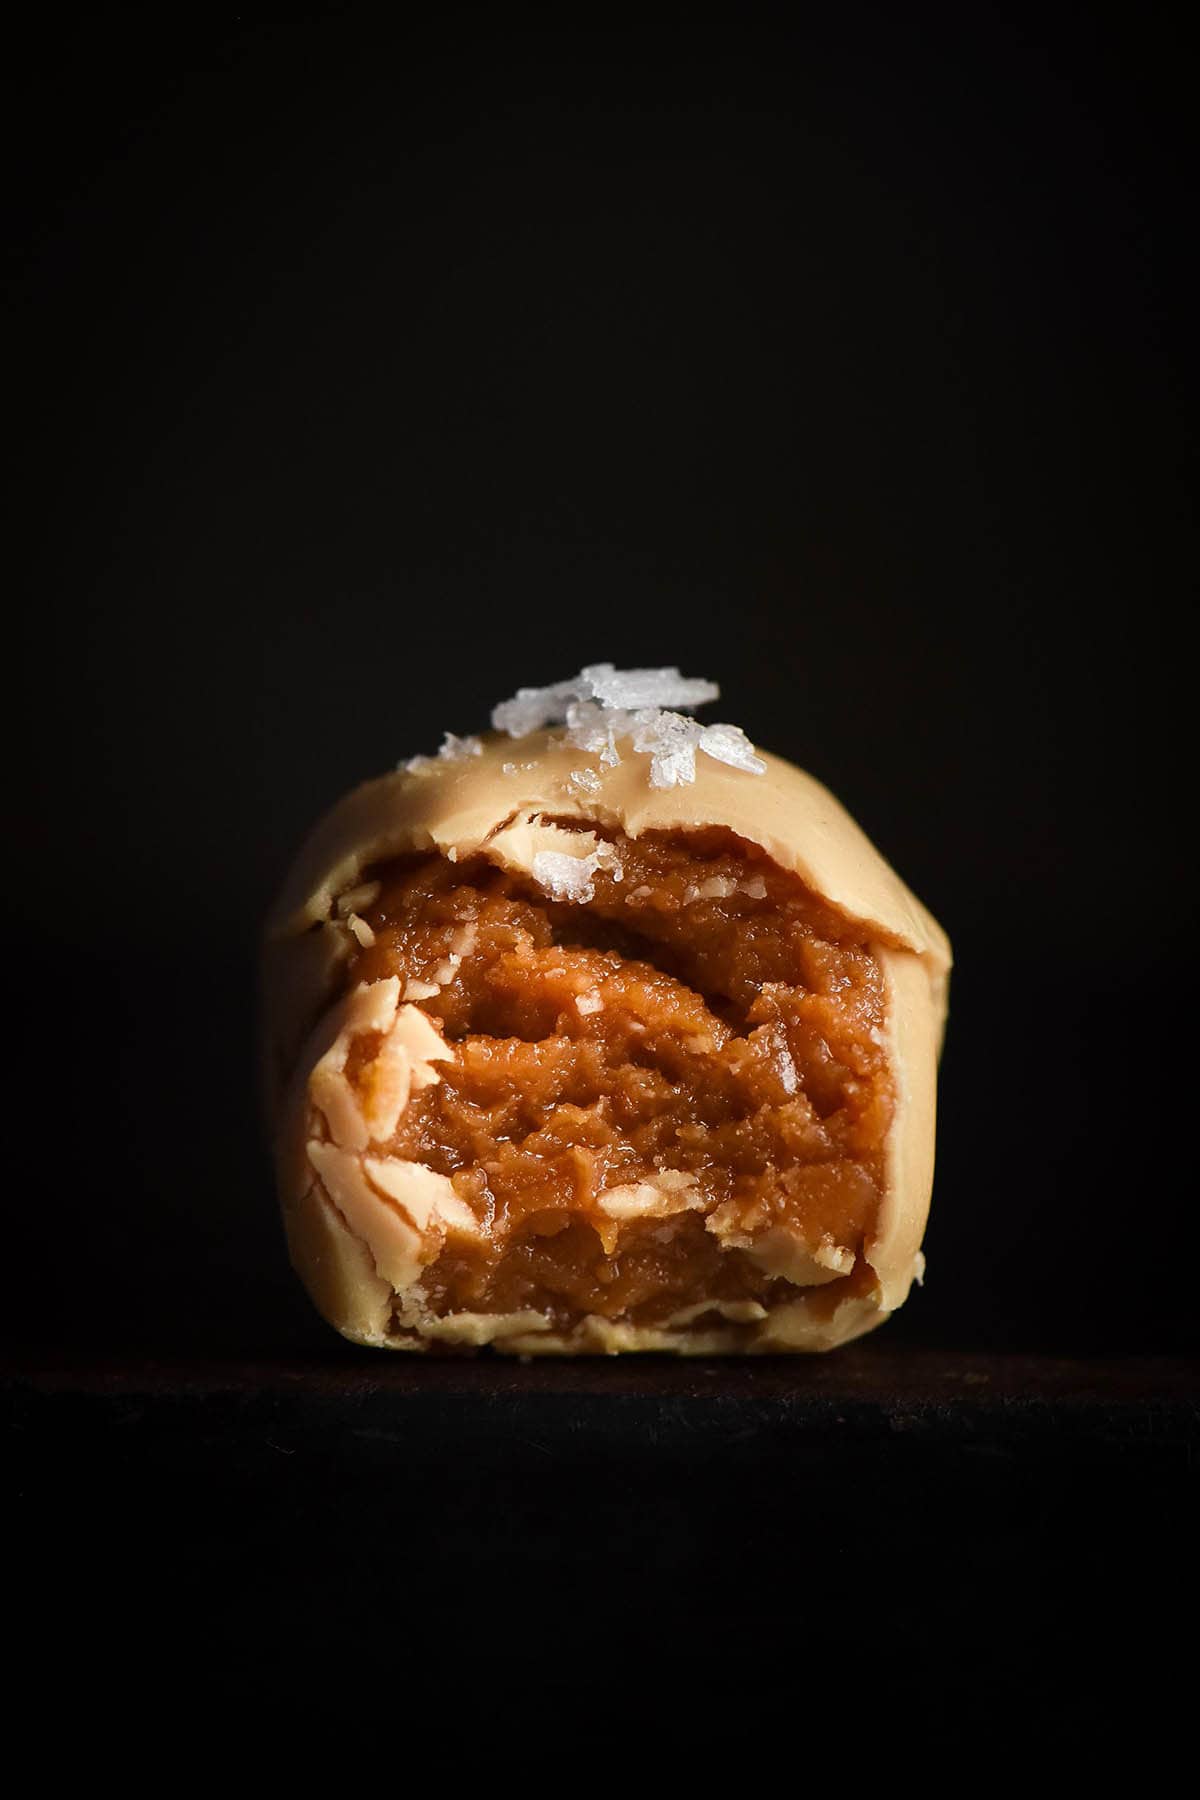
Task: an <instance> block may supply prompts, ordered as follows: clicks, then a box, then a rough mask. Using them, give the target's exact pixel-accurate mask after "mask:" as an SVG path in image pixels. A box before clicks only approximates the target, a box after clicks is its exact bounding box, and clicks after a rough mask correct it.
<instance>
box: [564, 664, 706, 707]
mask: <svg viewBox="0 0 1200 1800" xmlns="http://www.w3.org/2000/svg"><path fill="white" fill-rule="evenodd" d="M579 679H580V682H581V683H586V684H587V690H588V692H589V694H590V697H591V698H592V699H594V700H598V701H599V702H600V704H601V705H602V706H608V707H620V708H624V709H625V710H626V711H629V712H637V711H638V710H640V709H641V708H642V707H671V708H676V707H680V706H687V707H692V706H704V705H705V704H706V703H707V702H708V701H710V700H719V699H720V697H721V690H720V688H719V687H718V686H717V684H716V682H715V681H704V680H702V679H700V678H697V677H689V676H686V675H681V674H680V672H679V670H678V669H676V668H669V669H616V668H614V667H613V665H612V663H592V664H591V665H590V667H588V668H586V669H583V670H581V671H580V675H579Z"/></svg>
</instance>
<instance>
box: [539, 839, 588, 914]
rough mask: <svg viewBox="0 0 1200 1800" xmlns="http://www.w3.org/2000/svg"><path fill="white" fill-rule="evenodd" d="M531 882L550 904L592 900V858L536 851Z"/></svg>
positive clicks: (552, 851)
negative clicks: (540, 890) (553, 901)
mask: <svg viewBox="0 0 1200 1800" xmlns="http://www.w3.org/2000/svg"><path fill="white" fill-rule="evenodd" d="M532 872H533V879H534V880H535V881H536V882H537V884H538V886H539V887H540V888H544V889H545V891H546V892H547V893H548V894H549V895H550V898H551V899H552V900H576V901H584V902H586V901H588V900H592V899H594V898H595V894H596V886H595V882H594V881H593V879H592V878H593V876H594V875H595V872H596V859H595V856H594V855H592V856H566V855H564V854H563V853H562V852H561V851H558V850H539V851H538V853H537V855H536V856H535V857H534V859H533V871H532Z"/></svg>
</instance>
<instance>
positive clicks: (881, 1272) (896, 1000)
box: [265, 732, 951, 1355]
mask: <svg viewBox="0 0 1200 1800" xmlns="http://www.w3.org/2000/svg"><path fill="white" fill-rule="evenodd" d="M760 754H762V755H763V756H764V760H765V761H766V764H767V769H766V773H765V774H763V775H753V774H750V773H747V772H746V771H744V770H739V769H733V768H730V767H728V766H726V765H724V764H721V763H717V762H713V761H710V760H709V759H707V758H705V757H701V758H700V759H699V761H698V765H697V774H696V780H695V782H693V783H689V784H686V785H683V786H679V787H673V788H666V789H661V790H657V791H656V790H654V789H652V788H651V787H650V786H649V784H648V782H647V780H646V771H645V765H644V763H643V762H642V761H640V760H639V759H632V758H631V759H626V760H624V761H622V762H620V763H619V764H617V765H616V766H615V767H613V768H605V767H604V766H603V765H602V764H601V763H600V761H599V759H598V758H597V757H595V756H592V755H589V754H587V753H585V752H583V751H580V750H578V749H575V748H573V747H572V746H570V745H569V744H564V743H563V741H562V740H561V738H560V737H559V736H558V735H557V734H554V733H545V732H542V733H537V734H534V735H533V736H530V737H528V738H522V739H518V740H516V741H515V742H514V741H513V740H512V739H509V738H504V737H496V736H493V737H490V738H487V739H485V740H484V746H483V751H482V754H481V755H478V756H471V757H468V758H463V759H461V760H445V761H437V760H434V761H431V762H429V763H428V764H426V765H425V766H424V767H422V768H420V769H419V770H417V771H412V772H397V773H395V774H392V775H386V776H382V777H380V778H379V779H378V780H375V781H370V782H367V783H365V784H364V785H363V786H362V787H359V788H357V789H355V790H354V791H353V792H352V793H350V794H348V795H347V796H346V797H345V798H344V799H343V800H342V801H340V802H339V803H338V804H337V805H336V806H335V807H334V808H333V809H332V811H331V812H330V813H329V814H328V815H327V816H326V817H325V819H324V820H323V821H322V822H321V823H320V824H319V825H318V826H317V828H316V830H315V831H314V833H313V834H312V836H311V837H310V839H309V841H308V843H307V844H306V845H305V846H304V848H303V850H302V851H301V853H300V855H299V857H298V858H297V861H296V863H295V865H294V867H293V869H292V871H291V873H290V875H289V877H288V879H287V881H286V883H285V886H284V890H283V893H282V895H281V897H280V900H279V902H278V904H277V906H276V907H275V909H274V911H273V913H272V915H271V919H270V921H269V924H268V930H267V943H266V949H265V1003H266V1005H265V1010H266V1052H267V1102H268V1109H269V1112H270V1115H271V1121H272V1127H273V1132H274V1139H275V1150H276V1161H277V1168H278V1174H279V1184H280V1198H281V1202H282V1207H283V1214H284V1221H285V1225H286V1228H287V1235H288V1244H289V1248H290V1253H291V1257H292V1261H293V1264H294V1265H295V1267H296V1270H297V1272H298V1273H299V1275H300V1276H301V1279H302V1280H303V1281H304V1283H305V1285H306V1287H307V1288H308V1290H309V1292H310V1294H311V1295H312V1298H313V1300H314V1302H315V1303H316V1305H317V1307H318V1309H319V1311H320V1312H321V1313H322V1315H323V1316H324V1317H325V1318H326V1319H328V1320H329V1322H330V1323H331V1324H333V1325H334V1326H336V1328H337V1329H338V1330H339V1331H341V1332H342V1333H343V1334H344V1335H345V1336H347V1337H350V1338H352V1339H354V1340H355V1341H356V1342H359V1343H363V1344H373V1345H380V1346H387V1347H390V1348H397V1349H421V1348H424V1347H425V1345H426V1342H427V1340H429V1339H430V1338H433V1339H435V1340H441V1341H457V1342H466V1343H481V1342H493V1343H494V1344H495V1346H496V1348H497V1349H501V1350H507V1351H513V1352H516V1353H518V1354H523V1355H529V1354H554V1353H558V1354H572V1353H595V1352H607V1353H613V1352H617V1351H623V1350H671V1351H675V1352H678V1353H682V1354H686V1355H711V1354H718V1353H721V1352H725V1351H734V1350H736V1351H740V1352H745V1351H758V1352H773V1351H783V1350H786V1351H795V1350H825V1349H831V1348H833V1347H834V1346H835V1345H837V1344H840V1343H845V1342H847V1341H848V1340H849V1339H851V1338H854V1337H858V1336H860V1335H861V1334H862V1333H863V1332H865V1331H869V1330H870V1329H871V1328H872V1327H873V1326H874V1325H876V1324H878V1323H880V1322H881V1320H883V1319H884V1318H886V1317H887V1316H888V1314H889V1313H891V1312H893V1311H894V1310H895V1309H896V1307H898V1306H900V1305H901V1304H902V1303H903V1301H904V1299H905V1298H906V1296H907V1294H908V1290H909V1286H910V1284H911V1282H912V1280H913V1278H914V1276H915V1275H916V1274H918V1273H919V1271H920V1268H921V1255H920V1244H921V1239H922V1236H923V1234H924V1229H925V1223H926V1219H927V1216H928V1211H929V1197H930V1191H931V1188H932V1182H933V1154H934V1124H935V1105H936V1076H937V1058H938V1052H939V1049H940V1044H941V1037H942V1031H943V1026H944V1022H945V1016H946V999H947V979H948V974H949V969H950V960H951V959H950V945H949V941H948V939H947V937H946V934H945V932H944V931H943V930H942V929H941V927H940V926H939V925H938V923H937V921H936V920H935V919H934V918H933V917H932V915H931V914H930V913H929V912H928V911H927V910H926V909H925V907H923V906H922V905H921V903H920V901H919V900H917V899H916V897H915V896H914V895H913V894H912V893H911V892H910V891H909V890H908V888H907V887H905V885H904V883H903V882H902V881H901V880H900V878H899V876H897V875H896V873H895V872H894V870H892V869H891V868H890V866H889V865H888V864H887V863H886V862H885V861H884V859H883V858H882V857H881V856H880V854H879V852H878V851H877V850H876V849H875V848H874V846H873V845H872V844H871V843H870V841H869V840H868V839H867V837H866V836H865V835H864V834H863V832H862V831H861V830H860V829H859V827H858V826H857V825H856V824H855V822H854V821H853V819H851V818H850V816H849V814H848V813H847V812H846V811H845V809H844V808H843V807H842V806H840V805H839V803H838V802H837V801H836V800H835V799H834V797H833V796H832V795H831V794H830V793H829V792H828V790H827V789H825V788H823V787H822V786H821V785H820V783H819V782H816V781H814V780H813V779H812V777H811V776H809V775H806V774H804V773H803V772H802V771H801V770H799V769H796V768H794V767H793V766H792V765H791V764H789V763H786V762H784V761H782V760H781V759H780V758H778V757H774V756H769V755H766V753H765V752H760ZM506 765H507V766H508V767H509V769H510V770H511V771H512V772H511V773H507V774H506V773H505V767H506ZM580 769H586V770H588V771H590V772H591V773H592V774H593V775H594V776H595V777H596V781H595V783H593V784H589V786H588V788H587V791H581V789H580V787H579V785H578V784H573V783H572V782H571V781H570V779H569V777H570V776H571V774H572V773H573V772H575V771H578V770H580ZM544 817H549V818H553V819H556V820H563V821H569V820H571V819H578V820H579V821H580V825H579V831H578V832H577V833H570V832H569V831H557V832H556V831H555V830H554V829H553V828H551V829H550V830H547V829H546V828H545V827H544V826H543V825H542V824H541V820H542V819H543V818H544ZM592 823H594V824H598V825H602V826H605V827H609V828H613V829H616V830H619V831H623V832H624V833H625V834H626V835H627V836H628V837H631V838H636V837H638V836H639V835H641V833H643V832H645V831H672V830H674V831H679V832H681V833H682V832H687V831H688V830H695V829H700V828H703V827H705V826H721V827H724V828H725V829H727V830H729V831H732V832H735V833H736V834H737V835H738V836H739V837H741V838H744V839H746V840H747V841H748V842H750V843H753V844H755V845H757V846H758V847H759V848H760V849H761V850H762V851H763V852H765V854H766V855H767V856H768V857H770V858H771V860H772V861H774V862H775V863H776V864H777V865H778V866H779V867H780V868H782V869H785V870H788V871H789V872H791V873H793V874H795V875H798V876H799V877H800V878H801V879H802V880H803V881H804V882H805V883H806V885H807V886H808V887H809V888H810V889H811V890H812V891H813V892H814V893H815V894H817V895H818V896H820V898H821V899H823V900H824V901H825V903H826V904H827V905H829V906H831V907H832V908H834V909H835V910H836V911H838V912H840V913H841V914H842V915H843V916H844V917H845V918H847V919H848V920H850V921H853V922H854V923H855V924H857V925H859V926H860V927H862V928H863V931H864V935H865V937H866V938H867V939H868V940H869V941H871V942H872V943H873V946H874V948H875V951H876V954H877V956H878V958H879V962H880V966H881V968H882V970H883V974H884V979H885V984H886V990H887V998H888V1023H887V1032H888V1044H889V1050H890V1057H889V1062H890V1069H891V1074H892V1078H893V1083H894V1087H895V1109H894V1114H893V1119H892V1124H891V1127H890V1131H889V1135H888V1141H887V1146H886V1156H885V1164H886V1187H885V1192H884V1196H883V1199H882V1202H881V1205H880V1209H879V1213H878V1217H877V1219H876V1221H875V1226H874V1229H873V1231H872V1233H871V1234H870V1236H869V1238H868V1240H867V1244H866V1252H865V1253H866V1257H867V1260H868V1262H869V1263H870V1265H871V1267H872V1268H873V1270H874V1271H875V1274H876V1276H877V1278H878V1287H879V1291H878V1295H877V1297H876V1298H875V1299H869V1300H868V1299H861V1298H857V1299H848V1300H846V1301H844V1302H843V1303H842V1304H841V1305H840V1306H839V1307H838V1308H837V1310H836V1311H835V1312H834V1313H833V1314H832V1316H831V1317H823V1316H821V1313H820V1311H819V1310H817V1309H815V1308H814V1307H813V1306H812V1305H811V1304H810V1299H809V1295H808V1292H807V1291H806V1290H805V1289H803V1288H798V1289H797V1293H796V1299H795V1300H794V1301H790V1302H788V1303H787V1304H786V1305H783V1306H776V1307H774V1308H772V1309H771V1310H770V1312H768V1313H767V1314H766V1316H765V1317H763V1318H761V1319H739V1320H731V1321H729V1322H722V1323H721V1324H718V1325H714V1326H712V1327H700V1328H698V1329H691V1328H689V1327H688V1326H687V1325H686V1324H684V1323H682V1322H681V1323H680V1324H678V1325H677V1326H676V1327H674V1328H666V1327H663V1328H646V1327H634V1326H629V1325H623V1324H614V1323H613V1322H612V1321H610V1320H607V1319H603V1318H600V1317H597V1316H590V1317H588V1318H586V1319H585V1320H583V1321H582V1323H581V1324H580V1325H579V1326H578V1327H577V1328H576V1329H575V1331H573V1332H572V1333H570V1334H569V1335H567V1336H563V1335H560V1334H556V1333H554V1332H551V1331H547V1330H544V1329H531V1326H533V1325H535V1324H536V1323H538V1322H537V1321H535V1320H534V1319H533V1318H531V1316H530V1315H529V1314H519V1315H513V1316H512V1318H511V1319H495V1318H493V1319H488V1318H485V1317H483V1316H482V1315H475V1314H459V1315H456V1316H455V1317H454V1318H453V1319H445V1320H441V1321H437V1322H430V1321H428V1320H426V1321H425V1322H423V1323H422V1325H421V1327H420V1329H419V1332H414V1331H412V1330H408V1331H401V1332H394V1333H393V1332H390V1331H389V1319H390V1318H391V1316H392V1308H393V1303H394V1300H395V1298H396V1290H395V1289H394V1288H393V1286H392V1285H391V1284H390V1283H389V1282H387V1281H385V1280H384V1279H383V1277H382V1275H381V1274H380V1272H379V1269H378V1266H377V1259H376V1258H375V1257H373V1255H372V1252H371V1249H370V1248H369V1246H368V1244H367V1243H366V1242H365V1241H364V1240H363V1239H362V1238H360V1237H359V1236H356V1235H355V1234H354V1232H352V1231H351V1229H350V1228H349V1226H348V1224H347V1222H346V1220H345V1218H344V1217H343V1215H342V1213H341V1212H340V1211H339V1210H338V1208H337V1207H336V1206H335V1205H334V1204H333V1202H332V1201H331V1199H330V1197H329V1195H328V1193H327V1192H326V1191H325V1190H324V1188H323V1186H322V1182H321V1180H320V1179H319V1178H318V1176H317V1173H316V1171H315V1170H314V1167H313V1164H312V1162H311V1161H310V1159H309V1156H308V1116H309V1080H310V1077H311V1075H312V1073H313V1071H314V1069H315V1068H316V1067H317V1065H318V1063H320V1062H321V1061H322V1059H323V1058H327V1056H328V1053H329V1051H330V1048H331V1046H332V1045H333V1044H334V1042H335V1040H336V1038H337V1034H338V1031H339V1029H341V1021H342V1020H343V1018H344V1014H345V1000H344V999H342V998H341V997H339V995H338V993H337V988H338V982H339V972H340V970H341V968H342V967H343V966H344V960H345V958H344V955H343V954H342V953H340V952H339V948H338V946H339V944H340V942H341V934H345V933H348V932H349V930H350V928H351V926H352V924H353V916H352V915H351V918H350V921H349V924H348V923H347V922H346V921H345V920H342V919H339V917H338V906H337V902H338V900H339V898H340V897H342V896H344V895H346V894H347V892H348V890H352V889H353V888H355V887H356V885H357V884H359V882H360V880H361V878H362V877H363V875H364V872H366V871H367V870H369V869H371V868H372V867H373V866H374V865H375V864H377V863H379V862H381V861H383V860H385V859H386V858H388V857H391V856H396V855H401V854H404V853H405V852H411V851H420V850H429V851H439V852H441V853H442V854H443V855H447V856H449V857H450V859H451V860H452V861H457V860H460V859H463V858H465V857H467V856H470V855H473V854H476V853H481V854H483V855H491V856H494V859H495V860H496V861H497V862H500V863H503V864H504V865H505V866H506V867H509V868H513V869H519V870H524V871H526V872H529V871H530V870H531V869H532V863H533V858H534V856H535V855H538V854H543V855H544V854H545V853H546V852H547V850H548V849H551V850H553V848H554V847H555V846H557V845H561V847H562V848H563V849H564V850H565V851H566V852H567V853H570V854H576V855H579V854H582V853H584V852H586V850H587V849H588V848H589V847H590V846H592V845H594V839H589V838H585V837H583V836H582V834H583V833H586V832H587V828H588V825H589V824H592ZM342 910H343V911H345V910H346V908H345V906H343V908H342ZM323 922H328V923H327V926H326V929H325V930H324V931H322V932H320V933H314V932H313V931H312V929H311V928H312V927H313V926H314V925H317V924H320V923H323ZM352 947H353V946H352V944H347V945H346V946H345V955H348V954H349V951H350V950H351V948H352ZM335 1001H337V1002H338V1004H337V1005H333V1004H332V1003H333V1002H335ZM306 1040H307V1041H306ZM401 1297H402V1296H401Z"/></svg>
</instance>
